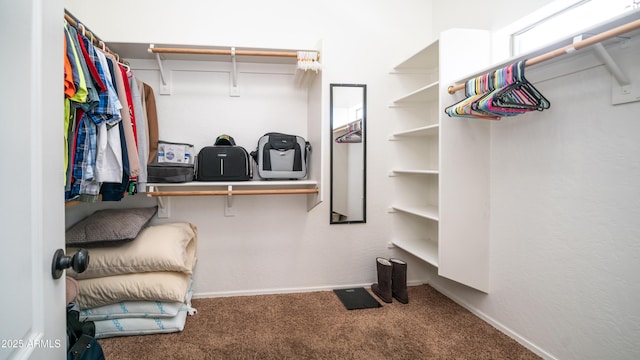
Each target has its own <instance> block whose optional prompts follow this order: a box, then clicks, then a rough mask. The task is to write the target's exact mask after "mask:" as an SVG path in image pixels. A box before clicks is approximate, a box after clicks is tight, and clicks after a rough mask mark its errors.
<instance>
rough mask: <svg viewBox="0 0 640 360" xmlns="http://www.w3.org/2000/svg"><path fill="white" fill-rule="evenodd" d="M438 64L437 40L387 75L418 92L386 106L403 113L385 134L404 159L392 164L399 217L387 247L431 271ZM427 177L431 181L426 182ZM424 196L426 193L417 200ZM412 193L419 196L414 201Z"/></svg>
mask: <svg viewBox="0 0 640 360" xmlns="http://www.w3.org/2000/svg"><path fill="white" fill-rule="evenodd" d="M438 65H439V41H437V40H436V41H434V42H432V43H431V44H429V45H428V46H426V47H425V48H424V49H422V50H420V51H419V52H417V53H416V54H414V55H413V56H411V57H409V58H408V59H406V60H405V61H403V62H401V63H400V64H398V65H397V66H396V67H394V69H393V71H392V74H395V75H396V76H398V77H400V80H401V81H402V82H406V83H407V85H406V87H411V86H416V87H417V89H415V90H413V89H410V90H409V91H408V93H407V94H405V95H403V96H400V97H398V98H396V99H395V100H394V101H393V102H392V104H391V105H390V108H393V109H402V111H403V112H402V114H401V113H400V112H399V111H398V113H396V119H395V120H396V124H397V126H398V127H399V130H398V131H395V132H394V133H392V134H391V135H390V136H389V140H390V141H392V142H394V143H395V144H394V145H395V147H396V149H395V150H396V151H395V153H396V157H397V158H398V159H407V160H404V161H397V162H396V164H394V169H393V170H392V171H391V172H390V174H389V176H392V177H394V185H395V195H396V198H395V200H394V203H393V204H392V205H391V209H390V211H391V212H392V213H394V214H395V215H394V216H396V217H401V218H399V219H394V220H395V227H396V228H397V229H398V231H395V232H394V233H395V238H394V239H393V240H392V244H393V245H394V246H397V247H399V248H401V249H403V250H405V251H407V252H409V253H410V254H412V255H414V256H416V257H417V258H419V259H421V260H423V261H425V262H427V263H429V264H431V265H433V266H436V267H437V266H438V241H437V240H438V226H437V223H438V221H439V219H440V215H439V211H438V199H437V193H438V188H437V187H438V181H437V178H438V175H439V161H438V143H439V141H438V136H439V129H440V124H439V122H438V121H437V119H438V116H437V108H438V98H439V90H440V82H439V70H438ZM425 112H426V114H425ZM429 178H430V180H431V181H428V179H429ZM425 187H430V189H425ZM425 193H429V194H428V195H427V196H422V195H423V194H425ZM414 195H418V196H417V198H418V199H416V197H415V196H414ZM406 217H413V219H406ZM403 221H409V222H413V223H412V224H415V225H416V226H406V225H404V224H401V223H402V222H403ZM416 222H417V223H416ZM422 223H431V224H428V225H427V226H428V228H427V229H428V230H426V231H428V232H430V234H426V236H425V234H421V233H419V232H420V231H421V230H425V228H424V227H423V226H422V225H424V224H422ZM412 227H413V229H411V228H412ZM430 239H431V240H430Z"/></svg>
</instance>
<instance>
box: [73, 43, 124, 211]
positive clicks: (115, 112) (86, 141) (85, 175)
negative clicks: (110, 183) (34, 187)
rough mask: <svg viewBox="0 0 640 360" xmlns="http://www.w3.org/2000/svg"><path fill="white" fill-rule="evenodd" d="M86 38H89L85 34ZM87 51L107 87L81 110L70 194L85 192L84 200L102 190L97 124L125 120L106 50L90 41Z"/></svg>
mask: <svg viewBox="0 0 640 360" xmlns="http://www.w3.org/2000/svg"><path fill="white" fill-rule="evenodd" d="M83 41H88V40H87V39H86V38H85V39H83ZM87 45H90V46H87V53H88V54H89V57H90V58H91V60H92V61H93V62H94V65H95V66H96V69H97V70H98V74H99V76H100V80H101V81H102V82H103V83H104V84H105V85H106V87H107V91H104V92H100V93H99V94H98V95H99V96H98V98H99V102H98V105H97V106H95V107H94V108H92V109H91V110H89V112H87V113H84V112H81V111H79V112H78V114H79V121H77V123H78V127H77V140H76V151H75V159H74V162H73V171H72V174H73V179H74V182H73V185H72V186H71V191H70V193H69V194H68V196H67V198H74V197H76V196H78V195H81V196H82V195H88V196H82V197H81V200H90V201H93V200H95V197H96V196H97V195H98V194H99V193H100V183H99V182H97V181H96V180H95V165H96V156H97V133H98V126H97V125H100V124H102V123H103V122H106V123H107V124H108V125H114V124H116V123H118V122H119V121H121V120H122V117H121V116H120V109H121V108H122V104H121V103H120V100H119V99H118V95H117V93H116V90H115V88H114V86H113V82H112V81H111V74H110V73H109V68H108V66H107V64H106V58H105V57H104V55H103V54H101V53H99V52H98V51H96V50H95V48H94V47H93V45H91V44H87Z"/></svg>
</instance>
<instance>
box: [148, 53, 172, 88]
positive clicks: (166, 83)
mask: <svg viewBox="0 0 640 360" xmlns="http://www.w3.org/2000/svg"><path fill="white" fill-rule="evenodd" d="M154 46H155V45H154V44H149V49H148V50H147V51H149V52H150V53H153V51H151V49H153V47H154ZM156 61H158V69H159V70H160V94H161V95H171V72H170V71H169V72H165V71H164V67H163V66H162V59H160V54H159V53H156Z"/></svg>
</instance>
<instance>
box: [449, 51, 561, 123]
mask: <svg viewBox="0 0 640 360" xmlns="http://www.w3.org/2000/svg"><path fill="white" fill-rule="evenodd" d="M525 62H526V60H521V61H519V62H517V63H514V64H511V65H508V66H506V67H504V68H501V69H498V70H495V71H493V72H491V73H487V74H484V75H481V76H478V77H476V78H474V79H471V80H469V81H467V82H466V84H465V95H466V98H465V99H463V100H461V101H459V102H458V103H456V104H454V105H451V106H449V107H447V108H445V113H446V114H447V115H449V116H450V117H466V118H479V119H486V120H500V119H501V118H502V117H504V116H516V115H519V114H523V113H526V112H530V111H543V110H546V109H548V108H549V107H550V106H551V103H550V102H549V100H547V99H546V98H545V97H544V96H543V95H542V93H540V91H538V89H536V88H535V87H534V86H533V84H531V83H530V82H529V81H528V80H527V79H526V78H525V76H524V68H525Z"/></svg>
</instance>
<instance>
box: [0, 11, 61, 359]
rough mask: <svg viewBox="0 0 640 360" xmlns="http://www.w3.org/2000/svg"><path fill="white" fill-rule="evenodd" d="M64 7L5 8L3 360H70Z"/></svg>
mask: <svg viewBox="0 0 640 360" xmlns="http://www.w3.org/2000/svg"><path fill="white" fill-rule="evenodd" d="M63 14H64V5H63V2H62V1H61V0H13V1H11V0H2V1H1V2H0V44H2V46H3V49H2V56H1V57H0V58H1V60H0V79H2V83H1V85H0V89H1V90H0V94H1V96H0V109H2V111H1V112H0V117H1V118H2V120H0V157H1V158H2V171H1V172H0V175H1V176H0V239H1V240H0V241H1V242H0V244H1V250H0V274H2V275H1V276H2V291H1V294H2V296H1V297H0V299H1V300H0V319H2V320H1V321H2V325H0V359H65V358H66V357H65V353H66V331H65V326H66V320H65V316H66V315H65V314H66V313H65V304H64V303H65V300H64V299H65V280H64V277H62V278H60V279H58V280H54V279H53V278H52V276H51V262H52V258H53V254H54V252H55V250H56V249H58V248H64V199H63V193H62V190H63V175H64V171H63V166H64V165H63V156H64V155H63V146H62V139H63V104H62V99H63V90H62V88H63V86H62V73H63V70H62V69H63V63H62V56H63V52H62V50H63V49H62V47H63V42H62V36H63V32H62V22H63Z"/></svg>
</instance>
